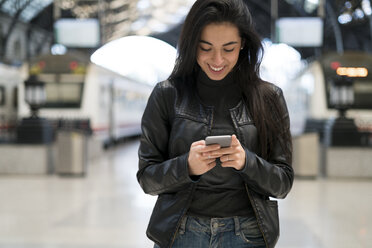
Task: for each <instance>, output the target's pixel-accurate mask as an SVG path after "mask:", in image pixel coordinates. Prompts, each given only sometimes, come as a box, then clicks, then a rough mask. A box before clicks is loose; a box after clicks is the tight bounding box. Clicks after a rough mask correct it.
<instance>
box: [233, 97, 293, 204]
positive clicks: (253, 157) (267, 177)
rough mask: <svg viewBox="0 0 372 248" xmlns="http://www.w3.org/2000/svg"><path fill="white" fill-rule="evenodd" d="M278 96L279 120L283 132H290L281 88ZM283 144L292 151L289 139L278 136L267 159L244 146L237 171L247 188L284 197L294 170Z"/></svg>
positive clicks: (263, 193)
mask: <svg viewBox="0 0 372 248" xmlns="http://www.w3.org/2000/svg"><path fill="white" fill-rule="evenodd" d="M278 96H279V104H280V107H281V109H282V112H283V118H282V120H281V121H284V122H285V126H286V130H284V132H290V130H289V126H290V123H289V115H288V110H287V106H286V103H285V100H284V97H283V93H282V91H281V90H280V91H279V92H278ZM289 136H290V133H289ZM281 143H282V145H281ZM283 145H285V146H287V147H288V149H290V151H292V144H291V141H289V142H287V144H284V141H283V140H280V137H278V138H277V139H276V140H275V145H274V149H273V150H272V151H271V152H270V155H269V157H268V159H267V160H265V159H263V158H261V157H260V156H258V155H257V154H255V153H253V152H251V151H250V150H248V149H246V148H244V149H245V153H246V162H245V166H244V168H243V169H242V170H241V171H239V173H240V174H241V176H242V177H243V179H244V181H245V182H246V183H247V185H248V187H249V188H251V189H252V190H254V191H256V192H257V193H259V194H261V195H264V196H268V197H269V196H270V197H275V198H284V197H285V196H286V195H287V194H288V193H289V191H290V190H291V188H292V184H293V179H294V172H293V169H292V165H291V163H292V162H291V158H286V156H285V153H284V150H283Z"/></svg>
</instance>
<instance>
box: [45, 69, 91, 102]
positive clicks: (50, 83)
mask: <svg viewBox="0 0 372 248" xmlns="http://www.w3.org/2000/svg"><path fill="white" fill-rule="evenodd" d="M38 80H40V81H43V82H44V83H45V91H46V103H45V105H44V108H79V107H80V105H81V97H82V93H83V85H84V83H83V82H84V75H75V74H40V75H38Z"/></svg>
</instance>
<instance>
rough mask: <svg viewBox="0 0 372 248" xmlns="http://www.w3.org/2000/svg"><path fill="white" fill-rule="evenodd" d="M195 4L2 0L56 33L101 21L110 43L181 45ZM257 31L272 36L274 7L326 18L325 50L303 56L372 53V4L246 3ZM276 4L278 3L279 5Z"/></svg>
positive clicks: (352, 0)
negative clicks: (137, 40) (60, 24)
mask: <svg viewBox="0 0 372 248" xmlns="http://www.w3.org/2000/svg"><path fill="white" fill-rule="evenodd" d="M194 1H195V0H171V1H169V0H54V1H53V0H0V12H2V13H3V14H5V15H8V16H10V17H11V18H12V19H13V20H19V21H21V22H25V23H30V24H31V25H36V26H39V27H42V28H44V29H46V30H49V31H51V32H53V20H56V19H58V18H98V19H99V20H100V25H101V36H102V37H101V40H102V42H103V43H106V42H108V41H110V40H114V39H117V38H120V37H123V36H127V35H136V34H137V35H150V36H153V37H157V38H159V39H162V40H164V41H166V42H168V43H170V44H171V45H173V46H176V43H177V40H178V36H179V34H180V31H181V27H182V21H183V19H184V17H185V15H186V14H187V12H188V10H189V9H190V7H191V5H192V4H193V3H194ZM244 1H245V2H246V4H247V5H248V7H249V9H250V11H251V13H252V15H253V18H254V21H255V24H256V29H257V30H258V32H259V34H260V35H261V36H262V37H263V38H271V37H272V32H271V30H272V21H271V20H272V18H271V17H272V14H273V13H274V12H273V9H272V7H273V6H275V3H277V12H276V13H277V16H278V18H280V17H316V16H320V17H322V18H323V20H324V26H323V37H324V38H323V46H322V47H317V48H314V47H296V49H297V50H299V51H300V53H301V54H302V55H303V57H310V56H313V55H316V54H318V53H322V52H323V51H328V50H332V51H340V52H342V51H343V50H362V51H366V52H372V42H371V32H372V27H371V23H372V20H371V12H372V11H371V0H244ZM273 4H274V5H273Z"/></svg>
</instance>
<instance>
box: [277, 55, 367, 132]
mask: <svg viewBox="0 0 372 248" xmlns="http://www.w3.org/2000/svg"><path fill="white" fill-rule="evenodd" d="M340 79H343V80H346V81H348V82H349V84H350V88H351V90H350V91H345V90H344V89H341V91H340V92H339V94H340V96H339V97H341V98H342V97H344V98H347V99H349V103H348V104H346V105H345V106H344V109H341V108H340V106H338V105H337V104H335V103H334V99H335V96H336V99H337V95H335V94H334V93H333V89H334V87H335V82H336V81H337V80H340ZM287 85H288V86H287V87H286V88H285V89H284V91H285V95H286V96H287V104H288V108H289V109H291V110H292V116H291V117H293V119H294V122H297V123H302V125H303V126H302V129H303V131H304V129H306V124H308V123H309V121H310V122H311V121H312V122H316V121H318V122H324V121H327V120H329V119H334V118H338V117H340V114H341V111H340V110H342V111H345V112H346V117H347V118H351V119H354V121H355V124H356V126H357V127H358V129H359V130H360V131H369V132H372V55H371V54H369V53H365V52H361V51H345V52H344V53H342V54H339V53H336V52H328V53H325V54H323V55H322V56H320V57H318V58H316V59H312V60H309V61H307V62H306V66H304V68H303V70H301V72H300V73H298V75H297V76H296V77H294V78H293V79H292V80H290V82H289V83H288V84H287ZM299 119H301V120H299Z"/></svg>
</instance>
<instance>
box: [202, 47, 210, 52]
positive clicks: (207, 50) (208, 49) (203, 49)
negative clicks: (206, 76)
mask: <svg viewBox="0 0 372 248" xmlns="http://www.w3.org/2000/svg"><path fill="white" fill-rule="evenodd" d="M200 49H201V50H202V51H204V52H209V51H210V50H211V48H203V47H200Z"/></svg>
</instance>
